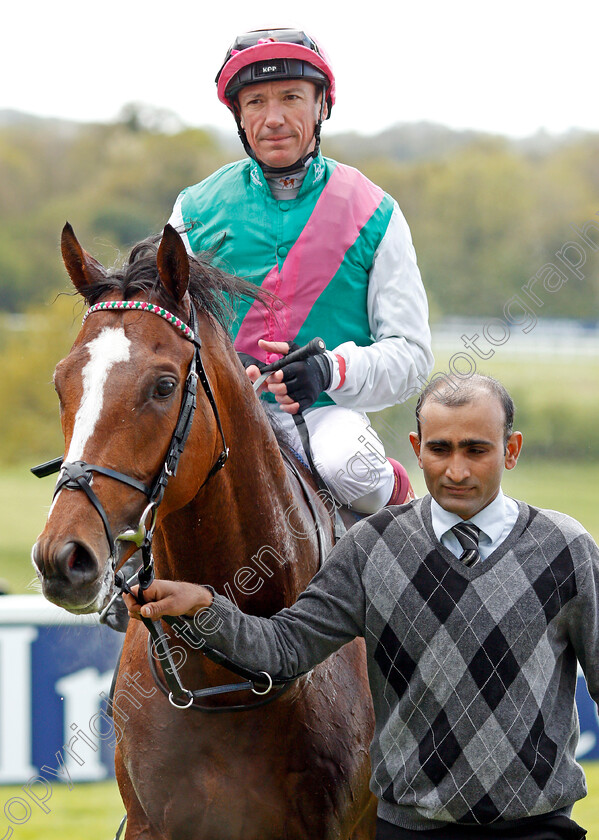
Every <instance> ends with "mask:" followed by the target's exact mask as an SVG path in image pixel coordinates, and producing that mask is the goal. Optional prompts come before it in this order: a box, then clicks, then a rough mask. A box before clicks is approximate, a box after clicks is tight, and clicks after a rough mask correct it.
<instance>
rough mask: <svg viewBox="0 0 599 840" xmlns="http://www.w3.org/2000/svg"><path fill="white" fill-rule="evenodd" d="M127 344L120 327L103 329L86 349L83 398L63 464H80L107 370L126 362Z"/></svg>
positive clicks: (97, 415)
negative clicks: (87, 354)
mask: <svg viewBox="0 0 599 840" xmlns="http://www.w3.org/2000/svg"><path fill="white" fill-rule="evenodd" d="M130 347H131V342H130V341H129V339H128V338H127V337H126V335H125V331H124V330H123V328H122V327H118V328H117V329H114V328H109V327H105V328H104V329H103V330H102V332H101V333H100V335H99V336H98V337H97V338H94V340H93V341H90V342H89V344H88V345H87V348H86V349H87V351H88V353H89V362H88V363H87V364H86V366H85V367H84V368H83V371H82V375H83V396H82V398H81V405H80V406H79V410H78V412H77V416H76V417H75V427H74V429H73V437H72V438H71V445H70V447H69V451H68V453H67V457H66V460H67V461H69V462H73V461H81V460H82V459H83V451H84V449H85V444H86V443H87V442H88V440H89V439H90V437H91V436H92V435H93V433H94V429H95V428H96V423H97V422H98V420H99V419H100V415H101V413H102V406H103V404H104V386H105V385H106V380H107V379H108V374H109V373H110V369H111V368H112V366H113V365H115V364H116V363H117V362H126V361H127V360H128V359H129V355H130V352H129V351H130Z"/></svg>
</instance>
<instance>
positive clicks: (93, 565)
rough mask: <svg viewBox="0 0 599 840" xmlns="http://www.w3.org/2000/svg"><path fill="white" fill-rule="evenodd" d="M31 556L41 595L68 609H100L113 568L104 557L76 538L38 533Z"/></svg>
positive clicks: (106, 596) (105, 600)
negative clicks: (58, 537) (54, 536)
mask: <svg viewBox="0 0 599 840" xmlns="http://www.w3.org/2000/svg"><path fill="white" fill-rule="evenodd" d="M32 560H33V564H34V566H35V569H36V572H37V575H38V577H39V579H40V581H41V584H42V592H43V594H44V596H45V597H46V598H47V599H48V600H49V601H52V603H54V604H57V605H58V606H59V607H63V608H64V609H66V610H68V611H69V612H75V613H90V612H98V611H99V610H101V609H102V607H103V606H104V604H105V602H107V600H108V597H109V596H110V592H111V589H112V580H113V569H112V563H111V562H110V561H109V560H108V559H103V560H100V558H99V557H98V555H97V553H96V552H95V551H94V550H93V549H92V548H91V546H89V545H86V544H85V543H83V542H80V541H79V540H75V539H72V538H66V539H63V540H51V539H48V538H47V537H44V534H42V535H41V536H40V538H39V539H38V541H37V542H36V544H35V545H34V546H33V551H32Z"/></svg>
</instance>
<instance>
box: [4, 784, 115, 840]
mask: <svg viewBox="0 0 599 840" xmlns="http://www.w3.org/2000/svg"><path fill="white" fill-rule="evenodd" d="M34 792H37V794H38V795H39V796H40V798H43V796H44V794H43V792H42V791H41V789H37V788H34ZM0 795H1V797H2V804H3V805H5V804H6V803H7V802H8V800H9V799H11V798H12V797H19V798H20V799H25V800H26V801H27V802H29V803H30V807H31V811H32V813H31V816H30V817H29V819H28V820H27V821H26V822H24V823H23V824H21V825H18V826H16V825H15V826H14V829H13V830H14V835H13V836H14V838H15V840H40V838H41V837H43V838H44V840H80V838H82V837H85V839H86V840H113V838H114V836H115V834H116V831H117V828H118V827H119V823H120V821H121V819H122V818H123V815H124V813H125V809H124V807H123V803H122V801H121V797H120V795H119V791H118V788H117V785H116V782H114V781H113V782H97V783H94V784H77V785H75V787H74V788H73V789H72V790H69V788H68V786H67V785H58V784H55V785H53V787H52V795H51V797H50V799H48V801H47V803H46V808H49V809H50V812H49V813H45V812H44V811H43V810H42V808H41V807H39V806H38V805H35V804H33V803H32V802H31V801H30V800H29V799H28V798H27V797H26V796H24V794H23V790H22V788H20V787H12V786H11V787H4V788H1V789H0ZM13 807H14V812H13V811H12V810H9V813H10V814H12V813H14V816H15V817H17V818H24V817H25V816H26V812H25V810H24V809H23V808H22V807H21V808H20V810H19V809H18V806H17V804H15V805H14V806H13ZM7 823H8V820H7V819H6V817H4V824H3V825H2V827H1V828H0V831H3V830H4V829H5V827H6V824H7Z"/></svg>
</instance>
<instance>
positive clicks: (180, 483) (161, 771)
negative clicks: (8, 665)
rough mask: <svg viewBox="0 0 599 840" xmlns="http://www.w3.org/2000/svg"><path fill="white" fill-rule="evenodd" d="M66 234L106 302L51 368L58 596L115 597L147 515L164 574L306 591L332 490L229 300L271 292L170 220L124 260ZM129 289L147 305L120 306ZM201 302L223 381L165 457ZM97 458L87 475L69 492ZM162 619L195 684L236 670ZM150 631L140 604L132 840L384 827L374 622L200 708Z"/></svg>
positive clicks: (231, 587)
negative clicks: (157, 661) (288, 441)
mask: <svg viewBox="0 0 599 840" xmlns="http://www.w3.org/2000/svg"><path fill="white" fill-rule="evenodd" d="M61 248H62V255H63V260H64V263H65V266H66V269H67V272H68V275H69V277H70V279H71V281H72V283H73V285H74V287H75V289H76V291H77V292H78V293H79V294H80V295H81V296H82V298H83V299H84V301H85V303H86V304H87V305H88V306H89V307H92V309H93V314H92V315H91V316H90V317H86V319H85V320H84V323H83V325H82V328H81V330H80V332H79V335H78V336H77V338H76V340H75V342H74V344H73V347H72V349H71V351H70V352H69V354H68V355H67V356H66V358H65V359H63V360H62V361H61V362H59V364H58V365H57V367H56V371H55V376H54V384H55V388H56V391H57V393H58V397H59V401H60V415H61V423H62V429H63V433H64V438H65V456H64V461H63V467H62V473H61V476H60V477H59V482H58V484H57V492H56V493H55V497H54V500H53V503H52V506H51V508H50V511H49V514H48V518H47V521H46V524H45V527H44V529H43V531H42V533H41V534H40V537H39V538H38V540H37V542H36V544H35V546H34V548H33V552H32V558H33V562H34V566H35V568H36V571H37V574H38V577H39V579H40V581H41V585H42V591H43V593H44V595H45V596H46V598H48V599H49V600H50V601H52V602H54V603H55V604H58V605H60V606H61V607H64V608H65V609H66V610H68V611H70V612H73V613H91V612H100V611H102V609H103V608H104V607H105V606H106V604H107V602H108V600H109V599H110V597H111V593H112V592H113V586H114V574H115V569H117V568H118V567H120V566H121V565H122V564H123V563H124V562H125V561H126V560H127V559H128V557H129V556H130V555H131V553H132V551H134V550H135V545H133V544H132V543H125V542H123V541H122V539H119V537H120V536H121V535H123V534H127V533H129V534H130V533H131V532H132V531H134V530H135V529H136V528H138V527H139V526H140V525H141V526H142V530H143V529H144V527H145V526H144V523H145V522H146V519H147V517H148V516H149V517H150V518H151V519H153V522H152V526H151V527H152V528H155V530H154V531H153V533H154V542H153V550H154V555H155V568H156V576H157V577H160V578H166V579H173V580H185V581H191V582H194V583H202V584H209V585H211V586H212V587H214V589H215V590H216V591H218V592H221V593H223V594H227V595H228V596H229V597H231V598H232V599H233V600H235V602H236V603H237V604H238V606H239V607H240V608H241V609H242V610H244V611H246V612H248V613H252V614H255V615H262V616H270V615H272V614H274V613H275V612H277V611H278V610H280V609H281V608H282V607H285V606H288V605H290V604H292V603H293V602H294V601H295V600H296V598H297V596H298V595H299V593H300V592H301V591H302V590H303V589H304V588H305V587H306V586H307V584H308V582H309V581H310V579H311V578H312V577H313V575H314V574H315V573H316V571H317V569H318V566H319V562H320V561H319V547H318V540H317V539H316V536H315V527H314V521H313V518H314V517H313V513H316V515H317V518H318V519H319V520H320V522H321V528H322V529H323V531H322V532H323V533H324V534H325V543H326V545H325V548H327V549H328V548H329V547H330V546H331V543H332V539H333V538H332V529H331V525H330V516H329V511H328V510H327V505H326V503H325V502H324V501H323V500H322V498H320V497H319V494H318V492H317V487H316V485H315V484H314V482H313V480H312V479H311V477H310V476H309V475H308V474H307V472H306V471H305V470H304V468H303V467H302V466H301V465H300V466H299V471H300V472H299V474H298V468H297V467H296V468H295V469H290V466H289V460H290V458H289V457H287V458H285V457H283V456H284V454H285V453H284V451H283V450H282V449H281V447H280V445H279V442H278V440H277V436H276V435H275V432H274V431H273V428H272V425H271V423H270V422H269V419H268V416H267V412H266V411H265V410H264V408H263V406H262V404H261V401H260V400H259V399H258V398H257V397H256V395H255V393H254V390H253V388H252V385H251V383H250V381H249V379H248V377H247V375H246V373H245V371H244V369H243V367H242V365H241V363H240V362H239V360H238V358H237V354H236V352H235V350H234V347H233V344H232V342H231V340H230V338H229V336H228V333H227V324H228V323H229V321H230V318H231V307H232V306H234V301H235V300H236V299H238V297H239V296H245V295H250V294H253V295H256V294H259V293H258V292H257V291H256V289H255V287H253V286H252V285H251V284H249V283H245V282H244V281H241V280H238V279H236V278H232V277H230V276H228V275H226V274H225V273H224V272H221V271H220V270H218V269H217V268H215V267H214V266H213V265H211V263H210V260H209V258H208V257H206V258H202V257H199V258H194V257H190V256H189V255H188V254H187V252H186V250H185V246H184V244H183V241H182V239H181V237H180V236H179V234H178V233H177V232H176V231H175V230H174V229H173V228H172V227H170V226H169V225H167V226H166V228H165V229H164V231H163V233H162V235H161V236H159V237H154V238H152V239H150V240H145V241H144V242H142V243H138V245H136V246H135V247H134V248H133V250H132V251H131V254H130V255H129V257H128V260H127V262H126V264H125V266H124V267H123V268H122V269H121V270H111V271H107V270H106V269H104V268H103V266H102V265H101V264H100V263H98V262H97V261H96V260H95V259H94V258H93V257H92V256H91V255H90V254H88V253H87V252H86V251H85V250H84V249H83V248H82V247H81V245H80V244H79V242H78V240H77V238H76V236H75V234H74V232H73V229H72V228H71V226H70V225H69V224H68V223H67V225H65V228H64V230H63V232H62V239H61ZM115 299H116V300H120V301H132V300H135V301H136V305H135V307H133V305H132V306H131V308H127V307H123V308H118V307H115V308H112V303H111V302H112V301H114V300H115ZM90 311H91V310H90ZM161 313H162V314H161ZM164 313H166V315H167V316H170V317H169V318H167V317H165V315H164ZM171 313H172V314H171ZM157 314H158V315H161V317H155V316H156V315H157ZM192 318H193V319H194V320H195V322H196V323H197V327H196V332H197V335H198V336H199V337H200V339H201V357H202V360H203V366H204V371H203V375H204V379H205V380H206V383H207V384H208V390H206V389H205V388H206V386H204V389H202V388H200V387H198V392H197V398H195V397H194V401H195V402H197V406H196V408H195V413H194V415H193V421H192V422H191V426H190V428H188V429H187V432H186V435H187V439H186V441H183V446H181V447H180V449H182V450H183V451H182V453H181V454H180V461H179V463H178V465H177V466H176V468H175V469H174V470H168V469H167V470H166V475H165V470H164V468H163V465H164V460H165V457H166V455H167V452H168V450H169V441H170V439H171V437H172V434H173V429H174V428H175V427H176V425H177V423H178V417H179V415H180V412H181V404H182V401H183V399H184V396H183V394H184V387H185V383H186V382H187V380H188V379H189V370H190V365H191V364H192V361H193V358H194V353H195V352H196V348H195V347H194V344H193V342H192V341H189V340H185V336H184V335H183V334H182V331H183V328H185V327H186V326H187V325H188V324H189V323H190V320H191V319H192ZM196 343H197V344H199V341H196ZM200 378H201V377H200ZM225 439H226V442H227V448H228V449H229V452H228V457H227V452H226V451H224V449H223V446H224V441H225ZM291 460H293V459H291ZM225 461H226V462H225ZM75 462H77V464H78V465H79V467H74V466H73V465H74V464H75ZM69 469H70V470H71V471H70V472H69ZM77 470H79V473H78V472H77ZM83 474H85V475H86V479H85V481H84V482H83V483H85V484H86V487H87V489H86V492H85V493H82V492H73V491H75V490H77V489H80V488H81V486H82V479H81V475H83ZM159 475H160V476H163V477H164V476H165V477H164V481H162V489H161V494H160V495H161V503H160V504H159V505H158V506H155V507H154V509H153V510H152V512H151V513H148V503H147V502H148V500H147V488H148V486H151V485H152V482H153V481H154V480H155V479H156V476H159ZM300 479H301V480H300ZM92 485H93V488H92ZM306 486H308V493H309V495H308V496H307V495H306ZM83 489H85V488H83ZM88 490H89V491H90V492H91V495H92V496H93V497H94V498H95V501H93V500H92V499H91V496H90V494H89V493H88V492H87V491H88ZM252 561H255V562H254V564H253V565H252ZM165 630H166V632H167V634H169V636H170V638H171V640H172V641H173V642H174V644H175V645H176V650H177V651H178V654H179V660H180V674H181V678H182V680H184V681H185V684H186V685H189V686H193V687H201V686H207V687H210V686H221V685H227V686H228V685H230V684H231V683H232V682H233V680H234V679H235V678H234V676H233V675H232V674H231V673H230V672H229V671H228V670H227V669H225V668H224V667H222V666H221V665H219V664H215V663H214V662H213V661H211V660H209V659H208V658H206V657H204V656H203V655H202V653H201V651H195V650H193V649H190V648H186V649H185V644H184V643H183V642H182V641H181V640H180V639H177V638H175V637H174V636H173V631H172V629H171V628H169V627H168V626H165ZM147 640H148V633H147V631H146V628H145V627H144V625H143V624H141V623H140V622H137V621H132V622H130V625H129V627H128V629H127V633H126V636H125V641H124V646H123V652H122V656H121V660H120V664H119V667H118V677H117V679H116V686H115V692H114V701H113V713H114V720H115V731H117V729H118V734H117V738H116V741H117V744H116V751H115V767H116V777H117V782H118V785H119V789H120V793H121V796H122V798H123V801H124V804H125V807H126V812H127V829H126V834H125V840H241V838H243V840H283V838H285V840H305V838H308V837H310V838H318V840H350V838H351V840H366V838H372V837H374V833H375V821H376V807H375V806H376V800H375V798H374V796H373V795H372V793H371V792H370V791H369V787H368V783H369V777H370V764H369V753H368V749H369V744H370V740H371V737H372V733H373V727H374V718H373V712H372V705H371V700H370V694H369V689H368V680H367V673H366V657H365V648H364V644H363V640H362V639H356V640H355V641H354V642H352V643H350V644H348V645H346V646H344V647H343V648H342V649H341V650H339V651H338V652H337V653H336V654H334V655H332V656H331V657H329V659H327V660H326V661H325V662H323V663H322V664H320V665H319V666H317V667H316V668H314V670H313V671H311V672H310V673H309V674H307V675H304V676H302V677H300V678H299V679H297V681H295V682H294V683H293V684H291V685H290V686H289V687H288V688H287V690H285V691H284V692H278V693H276V696H275V697H274V699H273V700H272V702H270V703H269V704H268V705H265V698H263V697H258V696H257V695H256V694H253V693H252V692H250V691H248V692H246V693H245V695H244V697H245V699H244V701H243V703H242V704H241V706H240V705H239V703H238V701H234V700H232V699H231V698H227V697H226V696H225V695H217V696H216V697H214V698H208V699H207V700H206V701H205V703H204V705H203V706H202V708H201V709H200V710H199V711H198V709H195V708H185V709H184V708H177V706H179V705H180V704H178V703H174V702H169V699H171V701H172V697H171V698H167V697H166V696H165V693H164V691H163V690H161V691H158V690H157V686H156V684H155V680H154V678H153V677H152V674H151V669H150V663H149V657H148V651H147ZM182 649H184V650H182ZM174 651H175V648H173V652H174ZM161 680H162V678H158V677H156V681H158V682H161ZM167 693H168V692H167ZM235 696H236V697H239V696H240V695H239V693H236V695H235ZM216 712H218V713H216ZM117 724H118V727H117Z"/></svg>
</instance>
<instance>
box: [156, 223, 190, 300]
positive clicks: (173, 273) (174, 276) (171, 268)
mask: <svg viewBox="0 0 599 840" xmlns="http://www.w3.org/2000/svg"><path fill="white" fill-rule="evenodd" d="M156 263H157V265H158V274H159V275H160V279H161V280H162V283H163V284H164V286H165V287H166V289H167V291H168V292H169V293H170V295H171V297H173V298H174V299H175V300H176V301H177V303H179V302H180V301H181V300H183V296H184V295H185V292H186V291H187V285H188V283H189V257H188V256H187V251H186V250H185V245H184V243H183V240H182V239H181V237H180V236H179V234H178V233H177V231H176V230H175V228H174V227H173V226H172V225H166V227H165V228H164V231H163V232H162V240H161V242H160V247H159V248H158V255H157V257H156Z"/></svg>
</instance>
